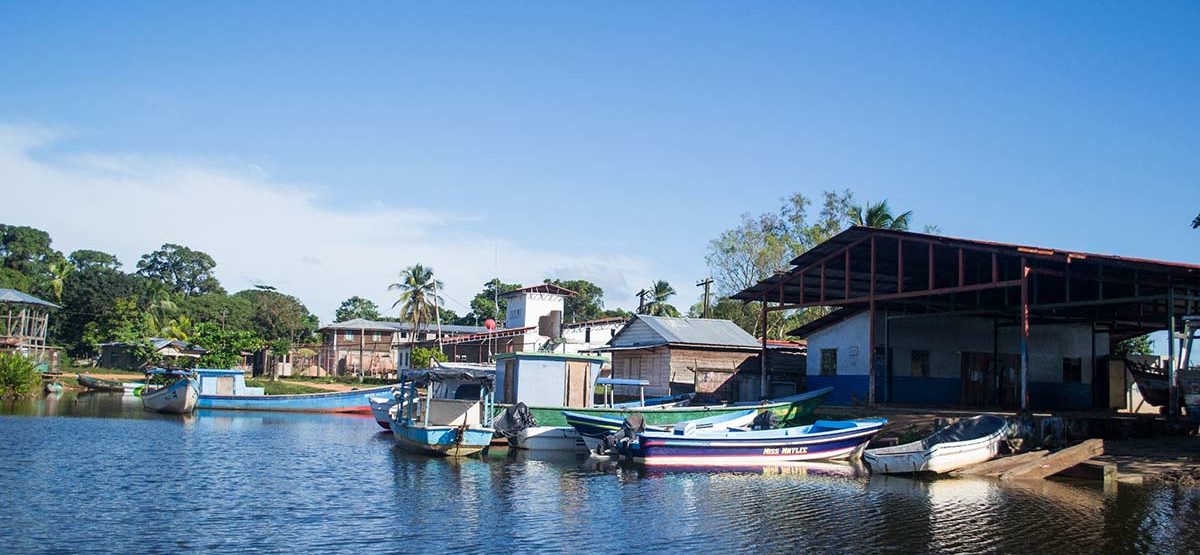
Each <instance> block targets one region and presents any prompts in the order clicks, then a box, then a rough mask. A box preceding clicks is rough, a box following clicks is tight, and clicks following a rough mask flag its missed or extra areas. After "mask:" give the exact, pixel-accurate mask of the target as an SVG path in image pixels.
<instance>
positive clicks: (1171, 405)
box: [1167, 277, 1179, 419]
mask: <svg viewBox="0 0 1200 555" xmlns="http://www.w3.org/2000/svg"><path fill="white" fill-rule="evenodd" d="M1175 358H1176V353H1175V281H1174V279H1172V278H1170V277H1168V278H1167V388H1168V389H1167V391H1168V395H1170V398H1169V399H1168V401H1169V402H1168V404H1167V407H1168V412H1167V416H1168V417H1169V418H1171V419H1174V418H1175V417H1176V416H1178V415H1179V372H1178V370H1177V369H1176V367H1177V366H1179V364H1178V361H1177V360H1175Z"/></svg>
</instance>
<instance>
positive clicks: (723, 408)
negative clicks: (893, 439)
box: [529, 387, 833, 427]
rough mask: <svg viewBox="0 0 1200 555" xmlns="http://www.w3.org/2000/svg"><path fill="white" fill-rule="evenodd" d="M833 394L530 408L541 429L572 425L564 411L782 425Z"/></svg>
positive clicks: (656, 421)
mask: <svg viewBox="0 0 1200 555" xmlns="http://www.w3.org/2000/svg"><path fill="white" fill-rule="evenodd" d="M832 391H833V388H832V387H827V388H823V389H818V390H815V391H812V392H809V393H806V394H803V395H797V396H794V397H795V400H780V401H777V402H768V403H760V404H746V405H719V406H700V407H654V406H651V407H628V408H608V407H586V408H573V407H529V412H530V413H532V414H533V417H534V418H535V419H536V420H537V423H538V425H539V426H560V427H561V426H570V424H569V423H568V422H567V419H566V417H564V416H563V414H562V412H563V411H570V412H575V413H579V414H587V415H592V416H603V417H609V418H620V419H622V420H624V419H625V418H626V417H628V416H630V415H633V414H640V415H641V416H642V418H643V419H644V420H645V422H646V424H647V425H657V426H670V425H673V424H676V423H679V422H683V421H686V420H699V419H701V418H708V417H712V416H717V415H721V414H729V413H735V412H740V411H744V410H746V409H758V410H759V412H762V411H768V410H769V411H771V412H773V413H775V418H776V419H778V420H779V422H785V423H786V422H792V421H795V420H798V419H801V418H804V417H807V416H809V415H811V414H812V412H813V410H815V409H816V408H817V407H818V406H820V405H821V402H822V401H823V400H824V399H825V397H827V396H828V395H829V393H830V392H832Z"/></svg>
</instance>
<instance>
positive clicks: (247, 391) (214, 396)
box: [196, 368, 392, 414]
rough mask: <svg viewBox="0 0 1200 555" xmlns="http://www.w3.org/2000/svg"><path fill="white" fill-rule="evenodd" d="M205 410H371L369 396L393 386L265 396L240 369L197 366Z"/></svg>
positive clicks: (388, 390)
mask: <svg viewBox="0 0 1200 555" xmlns="http://www.w3.org/2000/svg"><path fill="white" fill-rule="evenodd" d="M196 375H197V376H198V378H199V381H200V399H199V401H198V402H197V404H196V406H197V407H198V408H202V409H221V410H265V411H283V412H345V413H364V414H365V413H369V412H371V405H370V404H369V403H367V396H369V395H387V394H389V392H390V391H391V390H392V386H390V385H385V386H381V387H375V388H369V389H352V390H350V391H331V392H329V393H303V394H299V395H265V394H264V392H263V388H261V387H248V386H247V385H246V375H245V373H244V372H242V371H241V370H225V369H215V368H197V369H196Z"/></svg>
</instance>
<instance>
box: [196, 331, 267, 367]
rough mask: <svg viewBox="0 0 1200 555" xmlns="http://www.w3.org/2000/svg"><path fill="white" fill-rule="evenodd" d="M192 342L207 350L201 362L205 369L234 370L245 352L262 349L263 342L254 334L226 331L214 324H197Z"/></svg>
mask: <svg viewBox="0 0 1200 555" xmlns="http://www.w3.org/2000/svg"><path fill="white" fill-rule="evenodd" d="M192 341H193V342H194V343H195V344H197V345H199V346H201V347H204V349H205V350H206V352H205V353H204V356H202V357H200V362H199V365H200V366H201V367H204V368H232V367H233V366H234V365H236V364H237V363H239V362H241V360H242V353H243V352H254V351H257V350H259V349H260V348H262V340H261V339H259V338H258V336H257V335H255V334H254V332H252V331H247V330H235V329H225V328H222V327H221V326H220V324H215V323H213V322H201V323H199V324H196V328H195V333H194V334H193V335H192Z"/></svg>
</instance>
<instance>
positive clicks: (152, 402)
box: [142, 376, 200, 414]
mask: <svg viewBox="0 0 1200 555" xmlns="http://www.w3.org/2000/svg"><path fill="white" fill-rule="evenodd" d="M198 387H199V386H197V385H196V380H194V379H192V378H190V377H186V376H181V377H180V378H179V379H177V380H175V381H174V382H171V383H170V384H168V385H166V386H163V387H157V388H154V389H151V388H149V387H148V388H146V389H143V390H142V408H144V409H146V410H149V411H154V412H165V413H170V414H188V413H190V412H192V411H193V410H196V400H197V398H198V397H199V396H200V394H199V388H198Z"/></svg>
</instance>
